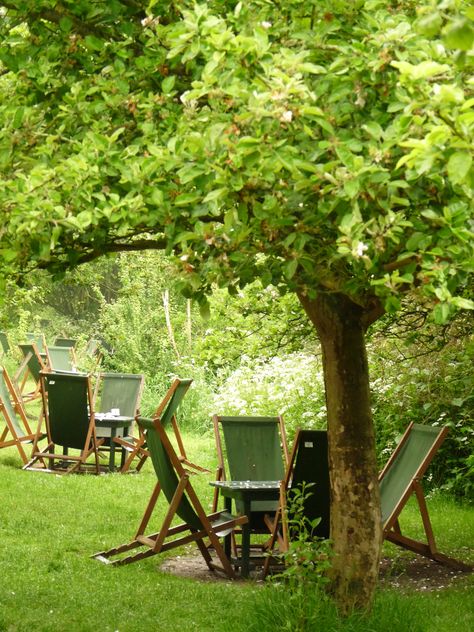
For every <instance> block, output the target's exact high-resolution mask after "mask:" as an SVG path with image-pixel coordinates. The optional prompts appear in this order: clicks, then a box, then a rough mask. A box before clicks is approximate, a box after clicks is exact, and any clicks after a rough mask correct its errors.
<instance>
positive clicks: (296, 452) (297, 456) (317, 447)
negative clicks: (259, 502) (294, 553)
mask: <svg viewBox="0 0 474 632" xmlns="http://www.w3.org/2000/svg"><path fill="white" fill-rule="evenodd" d="M295 489H299V490H300V491H301V492H302V493H303V495H304V501H303V503H302V505H303V506H302V507H301V510H302V512H303V515H304V519H305V524H304V527H305V528H308V529H310V528H311V527H310V525H311V523H313V524H314V521H316V520H317V519H319V523H318V524H317V525H316V527H315V528H311V533H310V534H309V535H310V536H313V537H315V538H316V537H317V538H325V539H327V538H329V533H330V484H329V463H328V437H327V432H326V431H325V430H302V429H298V431H297V433H296V436H295V441H294V444H293V450H292V452H291V456H290V461H289V464H288V469H287V471H286V475H285V479H284V480H282V481H281V484H280V503H279V506H278V510H277V512H276V514H275V516H274V518H272V517H271V516H268V515H267V516H265V522H266V524H267V526H268V528H269V530H270V532H271V539H270V542H269V545H268V550H269V551H271V552H273V550H274V546H275V543H276V541H277V540H278V543H279V552H280V553H281V552H284V551H287V550H288V546H289V540H291V539H292V538H293V537H294V531H295V529H296V528H298V526H299V525H295V524H290V525H289V523H288V511H290V514H291V490H295ZM288 500H289V502H288ZM289 505H290V506H289ZM271 560H272V556H271V555H268V556H267V558H266V560H265V564H264V569H263V575H264V576H266V574H267V573H268V569H269V565H270V562H271Z"/></svg>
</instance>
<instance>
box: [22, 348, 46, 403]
mask: <svg viewBox="0 0 474 632" xmlns="http://www.w3.org/2000/svg"><path fill="white" fill-rule="evenodd" d="M18 346H19V347H20V350H21V352H22V354H23V361H22V363H21V365H20V367H19V369H18V371H17V372H16V374H15V379H14V381H15V383H16V384H17V385H18V391H19V393H20V395H21V397H22V399H23V401H24V402H30V401H32V400H34V399H37V398H38V397H40V395H41V393H40V372H41V371H45V370H46V369H47V364H46V361H45V359H46V356H45V355H42V354H41V352H40V350H39V348H38V346H37V344H36V343H35V342H26V343H21V344H19V345H18ZM29 376H31V378H32V380H33V382H34V385H35V388H34V389H33V390H32V391H30V392H28V393H24V390H25V387H26V383H27V380H28V377H29Z"/></svg>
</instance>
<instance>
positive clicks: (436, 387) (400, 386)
mask: <svg viewBox="0 0 474 632" xmlns="http://www.w3.org/2000/svg"><path fill="white" fill-rule="evenodd" d="M473 366H474V341H472V340H469V339H468V340H466V339H465V338H461V339H452V340H450V342H449V343H448V344H447V345H446V346H444V347H443V348H442V349H440V350H437V351H432V352H430V353H426V349H422V348H420V347H419V346H416V345H412V346H410V347H406V346H405V347H398V346H397V345H394V344H390V343H389V342H387V341H385V342H384V341H378V342H377V344H375V343H374V344H373V345H372V346H371V348H370V370H371V378H372V379H371V384H372V404H373V414H374V423H375V428H376V441H377V453H378V456H379V460H380V464H381V465H382V464H383V463H384V462H385V461H386V460H387V458H388V456H389V455H390V453H391V452H392V451H393V448H394V447H395V445H396V443H397V441H398V439H399V438H400V436H401V434H402V433H403V432H404V430H405V428H406V427H407V425H408V424H409V423H410V422H411V421H414V422H416V423H425V424H430V425H440V426H441V425H443V426H445V425H447V426H449V427H450V432H449V434H448V436H447V438H446V440H445V442H444V444H443V445H442V447H441V449H440V450H439V452H438V454H437V455H436V458H435V459H434V460H433V462H432V465H431V467H430V470H429V475H428V477H427V479H426V480H427V481H428V482H431V486H432V487H440V486H442V487H444V488H445V489H447V490H449V491H450V492H452V493H454V494H455V495H457V496H464V497H466V498H471V499H472V497H473V492H474V463H473V456H472V454H473V448H474V394H473Z"/></svg>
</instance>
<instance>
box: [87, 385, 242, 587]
mask: <svg viewBox="0 0 474 632" xmlns="http://www.w3.org/2000/svg"><path fill="white" fill-rule="evenodd" d="M178 388H179V387H178ZM175 392H176V391H175ZM138 424H139V425H140V426H141V428H142V431H143V432H144V433H145V432H146V441H147V445H148V449H149V451H150V455H151V459H152V462H153V467H154V469H155V473H156V477H157V483H156V485H155V488H154V490H153V492H152V494H151V498H150V501H149V502H148V505H147V507H146V509H145V513H144V515H143V518H142V520H141V522H140V526H139V528H138V531H137V533H136V535H135V537H134V538H133V540H132V541H131V542H129V543H128V544H123V545H121V546H118V547H115V548H113V549H109V550H108V551H102V552H100V553H96V554H95V555H93V557H94V558H95V559H97V560H99V561H101V562H104V563H106V564H117V565H118V564H130V563H132V562H137V561H139V560H143V559H145V558H147V557H150V556H152V555H156V554H159V553H161V552H162V551H168V550H170V549H173V548H175V547H178V546H182V545H184V544H188V543H190V542H196V545H197V547H198V549H199V551H200V553H201V555H202V556H203V558H204V560H205V562H206V564H207V566H208V568H209V569H210V570H212V571H214V570H219V571H222V572H224V573H225V574H226V575H227V576H228V577H230V578H234V577H235V573H234V569H233V568H232V565H231V563H230V561H229V559H228V558H227V556H226V554H225V552H224V549H223V547H222V545H221V543H220V541H219V537H223V536H225V535H227V534H228V533H229V531H230V530H232V529H234V528H235V527H236V526H237V525H242V524H244V523H245V522H246V521H247V517H246V516H240V517H235V516H232V515H231V514H228V513H226V512H223V511H217V512H213V513H211V514H209V515H206V513H205V511H204V509H203V506H202V504H201V502H200V501H199V499H198V497H197V495H196V493H195V491H194V489H193V486H192V484H191V481H190V473H189V472H188V471H186V470H185V469H184V467H183V464H182V461H181V458H180V456H178V454H177V453H176V451H175V449H174V447H173V446H172V444H171V442H170V440H169V438H168V435H167V433H166V430H165V427H164V424H163V421H162V419H160V418H159V417H155V418H154V419H143V418H139V419H138ZM161 492H163V494H164V496H165V498H166V500H167V502H168V503H169V508H168V511H167V512H166V515H165V518H164V520H163V522H162V525H161V529H160V530H159V531H158V532H156V533H152V534H151V535H145V530H146V528H147V526H148V523H149V521H150V519H151V517H152V514H153V511H154V509H155V505H156V503H157V501H158V498H159V496H160V494H161ZM175 517H179V518H180V519H181V520H182V521H183V522H182V524H179V525H176V526H173V527H172V526H171V523H172V522H173V520H174V518H175ZM205 538H206V539H208V540H209V541H210V546H212V548H213V549H214V551H215V553H216V555H217V558H218V561H219V562H220V565H218V564H216V563H215V562H213V560H212V556H211V554H210V552H209V547H208V546H207V543H205ZM137 548H141V550H140V551H139V552H136V553H134V554H132V555H126V556H125V557H120V556H121V555H122V554H124V553H128V551H131V550H133V549H137Z"/></svg>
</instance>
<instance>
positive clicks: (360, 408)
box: [299, 294, 382, 614]
mask: <svg viewBox="0 0 474 632" xmlns="http://www.w3.org/2000/svg"><path fill="white" fill-rule="evenodd" d="M299 298H300V301H301V303H302V305H303V307H304V309H305V311H306V313H307V314H308V316H309V318H310V320H311V321H312V323H313V324H314V326H315V328H316V330H317V333H318V336H319V339H320V342H321V346H322V352H323V367H324V381H325V386H326V404H327V420H328V440H329V467H330V480H331V539H332V541H333V550H334V558H333V563H332V570H331V573H332V576H331V589H332V592H333V594H334V597H335V600H336V603H337V605H338V607H339V610H340V612H341V613H342V614H348V613H349V612H350V611H351V610H352V609H353V608H357V609H366V608H370V606H371V604H372V600H373V597H374V593H375V588H376V584H377V577H378V571H379V561H380V551H381V546H382V526H381V514H380V497H379V487H378V482H377V462H376V456H375V437H374V428H373V422H372V414H371V409H370V398H369V374H368V364H367V354H366V347H365V329H366V322H367V320H368V313H367V311H365V310H364V309H363V308H361V307H360V306H358V305H356V304H355V303H353V302H352V301H350V300H349V299H348V298H347V297H346V296H344V295H342V294H319V295H318V296H317V297H316V298H315V299H309V298H308V297H306V296H300V297H299Z"/></svg>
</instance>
